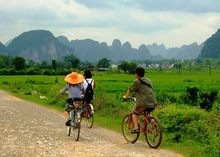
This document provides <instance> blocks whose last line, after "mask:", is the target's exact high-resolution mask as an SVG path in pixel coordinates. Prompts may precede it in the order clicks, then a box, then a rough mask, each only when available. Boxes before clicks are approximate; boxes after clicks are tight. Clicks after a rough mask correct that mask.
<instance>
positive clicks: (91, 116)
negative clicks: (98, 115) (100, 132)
mask: <svg viewBox="0 0 220 157" xmlns="http://www.w3.org/2000/svg"><path fill="white" fill-rule="evenodd" d="M93 123H94V114H93V113H92V111H91V109H90V107H87V108H86V125H87V127H88V128H92V126H93Z"/></svg>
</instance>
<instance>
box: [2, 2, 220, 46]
mask: <svg viewBox="0 0 220 157" xmlns="http://www.w3.org/2000/svg"><path fill="white" fill-rule="evenodd" d="M219 28H220V0H7V1H6V0H0V41H1V42H2V43H4V44H5V43H6V42H7V41H9V40H10V39H12V38H14V37H16V36H18V35H19V34H21V33H22V32H25V31H29V30H36V29H44V30H49V31H51V32H52V33H53V34H54V35H55V36H59V35H64V36H66V37H67V38H68V39H69V40H75V39H86V38H90V39H94V40H97V41H100V42H107V43H108V45H111V43H112V41H113V40H114V39H120V40H121V41H122V43H124V42H125V41H129V42H130V43H131V44H132V46H133V47H139V46H140V45H141V44H152V43H157V44H162V43H164V44H165V46H166V47H179V46H181V45H183V44H190V43H192V42H197V43H198V44H200V43H201V42H203V41H205V40H206V39H207V38H208V37H210V36H211V35H212V34H214V33H215V32H216V31H217V29H219Z"/></svg>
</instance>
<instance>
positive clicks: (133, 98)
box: [123, 97, 136, 101]
mask: <svg viewBox="0 0 220 157" xmlns="http://www.w3.org/2000/svg"><path fill="white" fill-rule="evenodd" d="M123 100H124V101H127V100H133V101H136V98H135V97H128V98H127V99H125V98H123Z"/></svg>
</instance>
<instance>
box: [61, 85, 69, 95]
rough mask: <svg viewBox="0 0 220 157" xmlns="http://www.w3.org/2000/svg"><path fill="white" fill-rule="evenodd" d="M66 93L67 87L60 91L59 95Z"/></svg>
mask: <svg viewBox="0 0 220 157" xmlns="http://www.w3.org/2000/svg"><path fill="white" fill-rule="evenodd" d="M66 91H68V85H66V86H65V87H64V88H63V89H61V90H60V94H64V93H65V92H66Z"/></svg>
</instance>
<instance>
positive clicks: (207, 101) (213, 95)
mask: <svg viewBox="0 0 220 157" xmlns="http://www.w3.org/2000/svg"><path fill="white" fill-rule="evenodd" d="M217 95H218V91H216V90H212V91H211V92H202V93H201V94H200V98H201V102H200V108H201V109H205V110H207V111H210V110H211V109H212V106H213V103H214V101H215V100H216V99H217Z"/></svg>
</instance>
